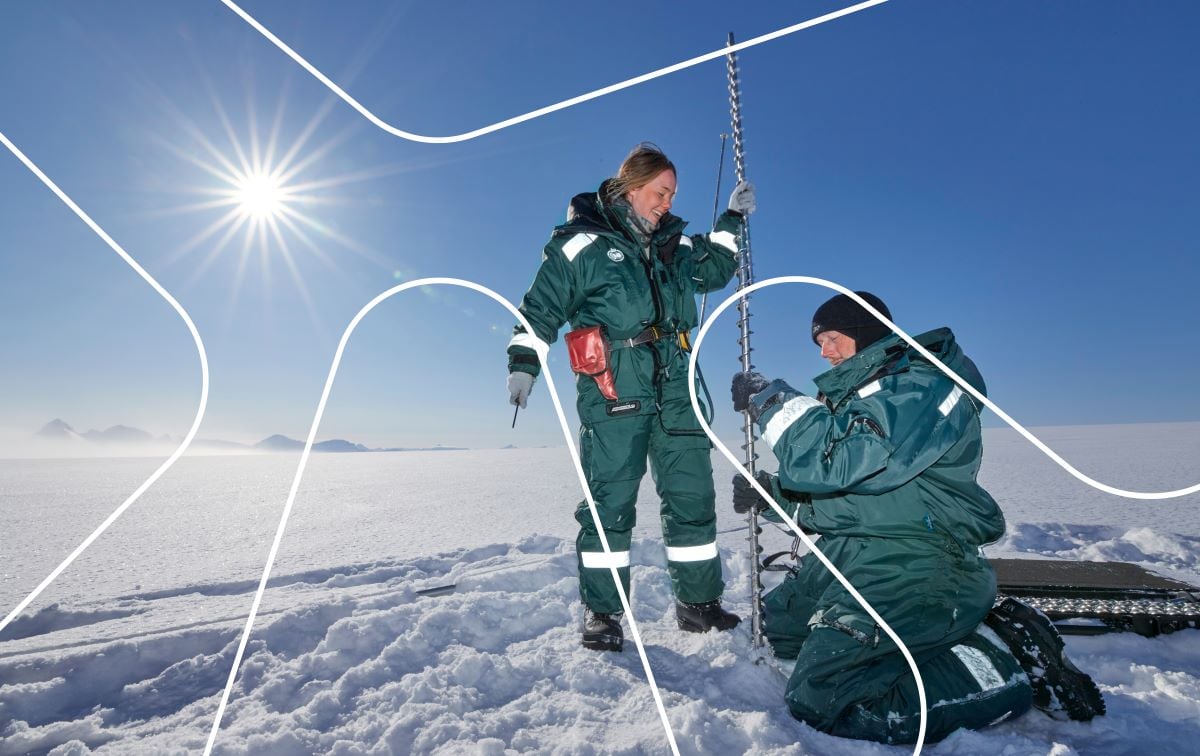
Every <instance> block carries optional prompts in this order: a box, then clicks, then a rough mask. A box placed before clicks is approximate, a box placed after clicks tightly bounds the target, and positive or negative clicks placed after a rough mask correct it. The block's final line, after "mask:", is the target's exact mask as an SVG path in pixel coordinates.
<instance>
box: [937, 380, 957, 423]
mask: <svg viewBox="0 0 1200 756" xmlns="http://www.w3.org/2000/svg"><path fill="white" fill-rule="evenodd" d="M962 395H963V391H962V389H960V388H959V387H958V386H955V387H954V390H953V391H951V392H950V396H948V397H946V401H944V402H942V403H941V404H939V405H938V412H941V413H942V415H944V416H947V417H948V416H949V415H950V410H952V409H954V405H956V404H958V400H959V399H961V398H962Z"/></svg>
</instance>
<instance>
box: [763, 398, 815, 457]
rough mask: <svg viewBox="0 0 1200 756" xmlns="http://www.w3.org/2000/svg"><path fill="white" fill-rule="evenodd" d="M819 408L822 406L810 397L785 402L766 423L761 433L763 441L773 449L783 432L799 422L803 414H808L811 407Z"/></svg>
mask: <svg viewBox="0 0 1200 756" xmlns="http://www.w3.org/2000/svg"><path fill="white" fill-rule="evenodd" d="M821 406H823V405H822V404H821V403H820V402H818V401H817V400H816V399H813V398H812V397H811V396H804V395H803V394H801V395H800V396H797V397H795V398H794V399H789V400H787V402H785V403H784V405H783V406H782V407H780V408H779V411H778V412H776V413H775V414H774V416H772V417H771V420H770V422H768V423H767V428H766V430H764V431H763V436H762V437H763V441H766V442H767V446H770V447H771V448H775V444H776V443H777V442H778V441H779V437H780V436H782V435H783V432H784V431H786V430H787V429H788V427H789V426H791V424H792V423H794V422H796V421H797V420H799V419H800V418H801V417H802V416H803V415H804V413H805V412H808V411H809V410H810V409H812V408H813V407H821Z"/></svg>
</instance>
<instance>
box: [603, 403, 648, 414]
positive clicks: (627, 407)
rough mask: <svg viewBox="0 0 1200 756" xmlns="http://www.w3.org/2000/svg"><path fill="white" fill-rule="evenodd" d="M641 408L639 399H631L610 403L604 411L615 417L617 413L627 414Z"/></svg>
mask: <svg viewBox="0 0 1200 756" xmlns="http://www.w3.org/2000/svg"><path fill="white" fill-rule="evenodd" d="M641 408H642V403H641V402H639V401H638V400H637V399H631V400H629V401H628V402H621V403H619V404H610V405H608V406H607V407H605V408H604V411H605V412H607V413H608V415H609V417H615V416H617V415H626V414H629V413H630V412H637V411H638V410H640V409H641Z"/></svg>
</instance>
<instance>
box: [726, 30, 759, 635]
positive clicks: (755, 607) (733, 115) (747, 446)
mask: <svg viewBox="0 0 1200 756" xmlns="http://www.w3.org/2000/svg"><path fill="white" fill-rule="evenodd" d="M726 45H727V46H729V47H732V46H733V32H730V33H729V38H728V40H727V41H726ZM725 70H726V74H727V76H728V79H729V119H730V127H731V130H732V133H733V165H734V168H735V169H736V171H737V180H738V181H739V182H741V181H745V180H746V156H745V150H744V145H743V143H742V97H741V90H740V88H739V86H738V65H737V53H736V52H730V53H728V54H727V55H726V56H725ZM737 277H738V291H741V290H742V289H744V288H746V287H747V286H749V285H751V284H752V283H754V264H753V261H752V259H751V256H750V216H746V218H745V223H744V224H743V226H742V233H741V234H740V235H739V237H738V269H737ZM737 311H738V322H737V324H738V345H739V346H740V347H741V350H742V354H741V364H742V371H743V372H746V371H749V370H752V369H753V368H754V365H753V363H751V362H750V352H752V351H753V348H752V347H751V346H750V334H751V331H750V298H749V297H748V296H746V297H742V298H741V299H739V300H738V304H737ZM742 430H743V433H744V435H745V443H744V444H743V445H742V449H743V450H744V451H745V454H746V458H745V462H743V464H744V465H745V467H746V469H747V470H749V471H750V475H751V476H753V475H754V473H755V466H754V461H755V460H756V459H758V455H757V454H755V452H754V442H755V440H756V439H755V435H754V422H753V421H752V420H751V419H750V413H749V412H748V411H747V412H746V413H745V415H744V416H743V423H742ZM760 533H762V528H761V527H759V524H758V511H757V509H756V508H754V507H751V508H750V539H749V540H750V596H751V601H752V603H751V610H750V636H751V644H752V645H753V647H754V648H756V649H758V648H762V646H763V627H762V625H763V612H762V591H763V586H762V562H761V560H760V558H761V555H762V547H761V546H759V544H758V536H759V534H760Z"/></svg>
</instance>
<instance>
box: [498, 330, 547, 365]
mask: <svg viewBox="0 0 1200 756" xmlns="http://www.w3.org/2000/svg"><path fill="white" fill-rule="evenodd" d="M508 345H509V346H510V347H515V346H519V347H525V348H526V349H532V350H533V351H535V352H537V353H538V354H540V355H541V356H542V358H543V359H545V357H546V355H547V354H549V353H550V345H549V344H547V343H546V342H544V341H542V340H541V339H539V338H538V337H537V336H534V335H533V334H532V333H529V332H528V331H521V332H520V333H514V334H513V337H512V339H511V340H510V341H509V342H508Z"/></svg>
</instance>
